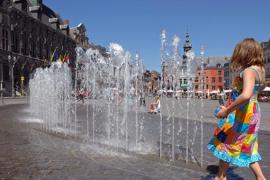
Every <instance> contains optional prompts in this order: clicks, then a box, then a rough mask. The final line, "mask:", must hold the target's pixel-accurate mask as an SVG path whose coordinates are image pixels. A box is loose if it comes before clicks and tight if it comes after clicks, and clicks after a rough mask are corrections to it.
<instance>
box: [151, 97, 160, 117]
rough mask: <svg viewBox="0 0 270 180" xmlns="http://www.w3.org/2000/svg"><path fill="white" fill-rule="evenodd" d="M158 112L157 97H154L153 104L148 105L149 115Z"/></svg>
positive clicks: (158, 103) (158, 101)
mask: <svg viewBox="0 0 270 180" xmlns="http://www.w3.org/2000/svg"><path fill="white" fill-rule="evenodd" d="M158 112H160V99H159V96H155V99H154V102H152V103H151V104H150V108H149V113H155V114H156V113H158Z"/></svg>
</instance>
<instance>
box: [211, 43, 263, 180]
mask: <svg viewBox="0 0 270 180" xmlns="http://www.w3.org/2000/svg"><path fill="white" fill-rule="evenodd" d="M231 65H232V66H233V67H234V68H241V69H242V71H241V73H240V75H239V77H236V79H235V82H234V86H235V88H236V90H237V91H238V92H239V96H238V97H237V98H236V99H235V101H233V102H232V103H231V104H230V105H228V106H227V107H224V106H221V110H220V111H219V113H218V114H217V118H221V119H220V122H219V124H218V127H217V129H216V130H215V133H214V137H213V138H212V139H211V140H210V142H209V144H208V149H209V150H210V151H211V152H212V153H213V155H214V156H216V157H217V158H218V159H219V160H220V161H219V170H218V174H217V175H216V177H215V178H214V179H216V180H226V172H227V169H228V167H229V164H233V165H237V166H240V167H250V168H251V170H252V171H253V173H254V174H255V176H256V178H257V180H265V177H264V175H263V173H262V170H261V168H260V165H259V163H258V161H260V160H261V156H260V155H259V153H258V142H257V136H258V129H259V126H260V117H261V113H260V106H259V104H258V101H257V98H258V92H259V91H260V90H261V89H262V88H263V86H264V81H265V78H264V77H265V70H264V56H263V50H262V47H261V45H260V44H259V43H258V42H257V41H255V40H254V39H252V38H248V39H244V40H243V41H242V42H240V43H238V44H237V45H236V47H235V49H234V52H233V56H232V58H231Z"/></svg>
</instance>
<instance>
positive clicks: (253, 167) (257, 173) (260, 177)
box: [250, 162, 266, 180]
mask: <svg viewBox="0 0 270 180" xmlns="http://www.w3.org/2000/svg"><path fill="white" fill-rule="evenodd" d="M250 169H251V170H252V171H253V173H254V175H255V176H256V179H257V180H266V178H265V177H264V175H263V173H262V169H261V167H260V164H259V163H258V162H255V163H252V164H251V165H250Z"/></svg>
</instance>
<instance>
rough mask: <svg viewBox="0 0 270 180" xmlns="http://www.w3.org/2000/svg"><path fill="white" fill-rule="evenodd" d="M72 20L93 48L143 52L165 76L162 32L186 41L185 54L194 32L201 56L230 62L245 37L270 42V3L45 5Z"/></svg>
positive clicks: (126, 0) (54, 0)
mask: <svg viewBox="0 0 270 180" xmlns="http://www.w3.org/2000/svg"><path fill="white" fill-rule="evenodd" d="M43 2H44V3H45V4H46V5H48V6H49V7H51V8H52V9H53V10H54V11H56V12H57V13H59V14H60V15H61V16H62V17H63V18H64V19H69V20H70V26H76V25H77V24H79V23H80V22H82V23H84V24H85V26H86V27H87V35H88V37H89V39H90V41H91V42H93V43H95V44H100V45H102V46H105V47H108V45H109V43H110V42H117V43H119V44H121V45H122V46H123V47H124V48H125V49H127V50H129V51H130V52H131V53H132V54H135V52H136V51H138V52H139V53H140V55H141V57H142V58H143V60H144V64H145V65H146V68H147V69H150V70H153V69H155V70H160V31H161V30H162V29H166V31H167V33H168V38H169V40H171V39H172V37H173V35H174V34H177V35H178V36H180V39H181V41H180V47H181V49H180V53H181V54H182V53H183V51H182V46H183V42H184V38H185V33H186V30H187V27H188V31H189V33H190V36H191V42H192V44H193V49H194V51H195V53H196V54H199V50H200V47H201V45H204V46H205V53H206V55H207V56H230V55H231V53H232V51H233V48H234V46H235V44H236V43H237V42H238V41H240V40H241V39H243V38H245V37H254V38H256V39H257V40H258V41H266V40H268V39H270V1H269V0H256V1H254V0H106V1H105V0H76V1H75V0H43Z"/></svg>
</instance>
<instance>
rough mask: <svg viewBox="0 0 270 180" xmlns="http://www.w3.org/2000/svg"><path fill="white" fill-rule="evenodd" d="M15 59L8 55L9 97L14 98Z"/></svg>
mask: <svg viewBox="0 0 270 180" xmlns="http://www.w3.org/2000/svg"><path fill="white" fill-rule="evenodd" d="M16 61H17V59H16V57H15V56H13V58H12V57H11V55H8V63H9V73H10V76H11V96H12V97H14V94H15V93H14V71H13V70H14V66H15V64H16Z"/></svg>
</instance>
